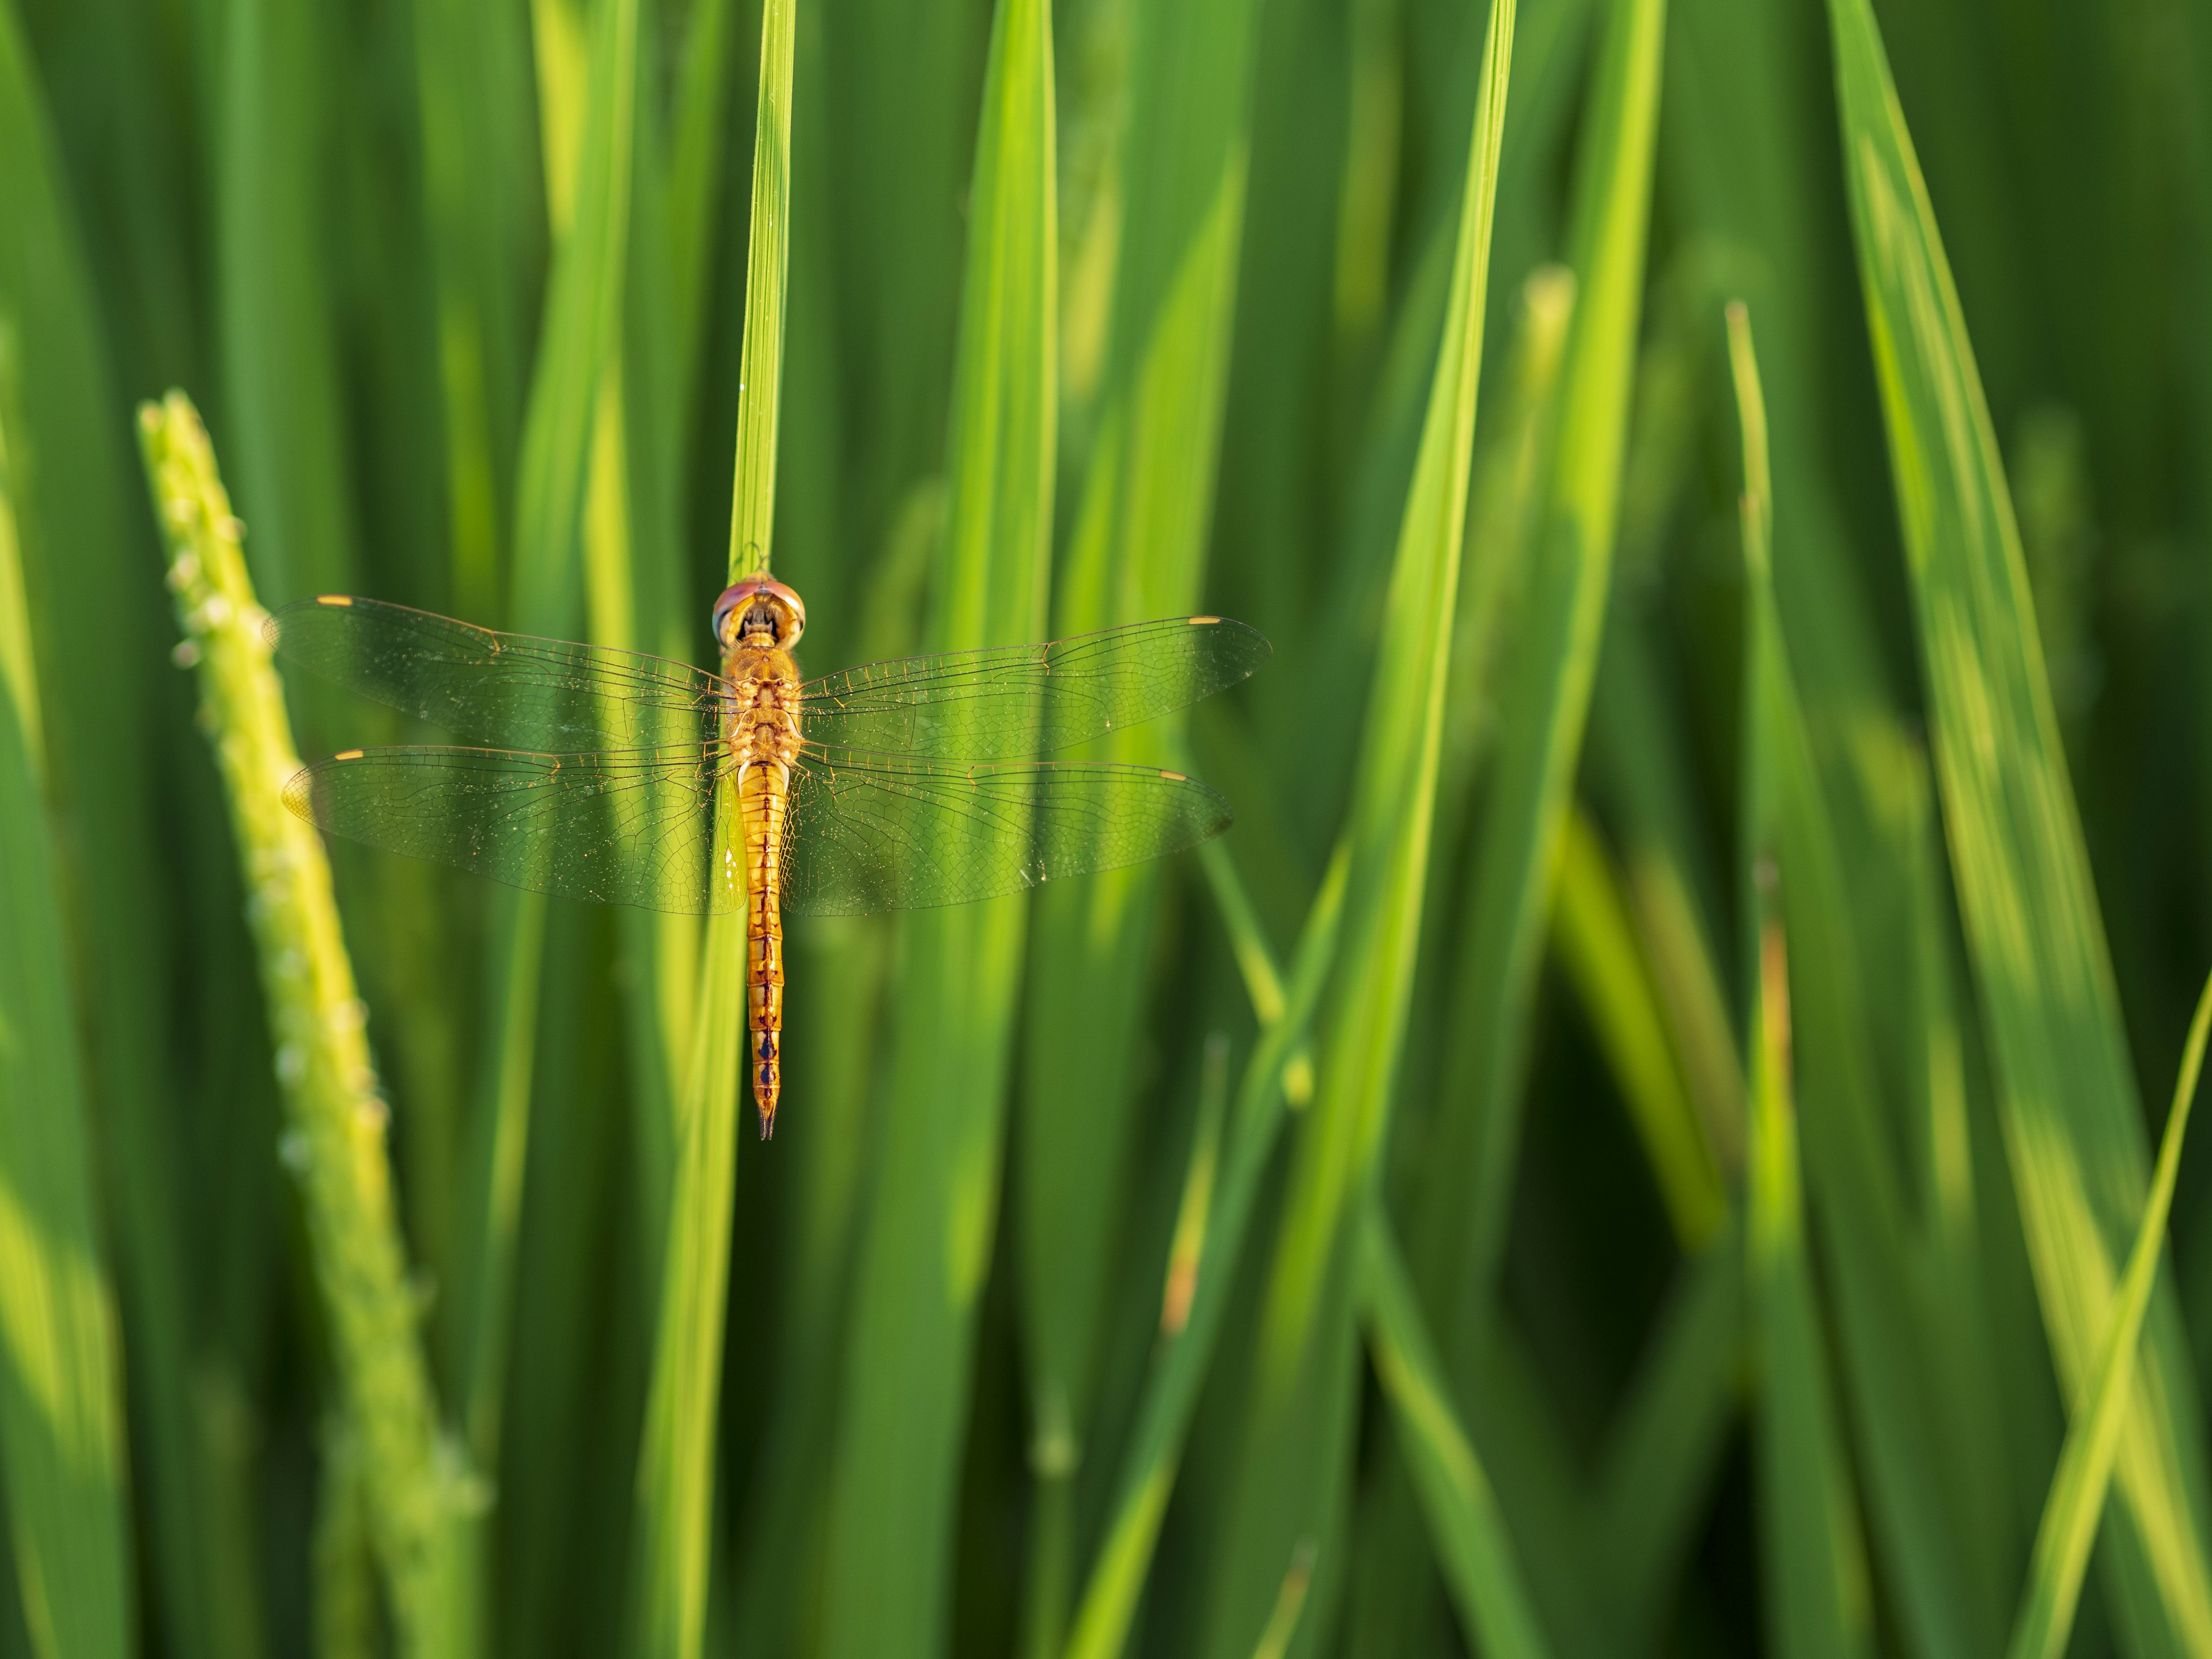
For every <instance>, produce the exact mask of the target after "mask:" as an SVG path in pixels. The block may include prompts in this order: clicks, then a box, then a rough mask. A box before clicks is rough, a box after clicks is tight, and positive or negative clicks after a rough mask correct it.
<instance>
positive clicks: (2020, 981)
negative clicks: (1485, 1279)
mask: <svg viewBox="0 0 2212 1659" xmlns="http://www.w3.org/2000/svg"><path fill="white" fill-rule="evenodd" d="M1828 11H1829V21H1830V25H1831V31H1832V37H1833V40H1834V49H1835V63H1836V78H1837V86H1838V96H1839V101H1840V105H1841V118H1842V129H1843V155H1844V166H1845V170H1846V173H1847V175H1848V182H1849V185H1850V204H1851V216H1852V226H1853V230H1854V233H1855V235H1856V240H1857V251H1858V257H1859V270H1860V279H1861V285H1862V288H1863V293H1864V298H1865V303H1866V308H1867V320H1868V330H1869V338H1870V341H1871V344H1872V349H1873V356H1874V365H1875V380H1876V384H1877V386H1878V387H1879V389H1880V392H1881V405H1882V412H1883V417H1884V422H1885V425H1886V427H1887V434H1888V438H1889V450H1890V462H1891V471H1892V475H1893V485H1894V492H1895V495H1896V500H1897V506H1898V512H1899V520H1900V521H1901V524H1902V527H1903V531H1904V541H1905V553H1906V566H1907V572H1908V575H1909V577H1910V582H1911V591H1912V593H1913V598H1914V602H1915V615H1916V619H1917V623H1918V635H1919V642H1920V647H1921V659H1922V663H1923V672H1924V676H1925V680H1926V684H1927V690H1928V702H1929V720H1930V735H1931V739H1932V746H1933V750H1934V755H1935V760H1936V780H1937V783H1938V786H1939V790H1940V793H1941V796H1942V804H1943V821H1944V824H1945V827H1946V829H1947V831H1948V836H1949V840H1950V852H1951V870H1952V875H1953V878H1954V881H1955V883H1956V884H1957V889H1958V894H1959V901H1960V914H1961V917H1962V920H1963V921H1964V924H1965V929H1966V940H1967V946H1968V951H1969V955H1970V957H1971V959H1972V966H1973V969H1974V973H1975V977H1976V981H1977V982H1978V989H1979V992H1980V998H1981V1006H1982V1011H1983V1016H1984V1024H1985V1026H1986V1029H1987V1032H1988V1036H1989V1041H1990V1049H1991V1055H1992V1059H1993V1060H1994V1063H1995V1068H1996V1073H1997V1081H1998V1103H1999V1116H2000V1121H2002V1124H2003V1125H2004V1128H2005V1145H2006V1151H2007V1155H2008V1159H2009V1162H2010V1164H2011V1168H2012V1176H2013V1182H2014V1185H2015V1189H2016V1191H2017V1193H2018V1195H2019V1201H2020V1206H2021V1219H2022V1222H2023V1224H2024V1226H2025V1230H2026V1233H2027V1247H2028V1256H2029V1260H2030V1261H2031V1263H2032V1264H2033V1269H2034V1275H2035V1284H2036V1290H2037V1295H2038V1297H2039V1302H2040V1304H2041V1306H2042V1310H2043V1317H2044V1323H2045V1329H2046V1332H2047V1334H2048V1335H2049V1338H2050V1341H2051V1353H2052V1357H2053V1358H2054V1359H2055V1360H2056V1362H2057V1371H2058V1376H2059V1379H2060V1383H2061V1386H2062V1389H2063V1391H2064V1393H2065V1394H2066V1395H2067V1396H2068V1397H2069V1399H2072V1400H2075V1401H2085V1400H2086V1399H2087V1392H2088V1389H2089V1388H2090V1385H2091V1383H2092V1381H2093V1365H2094V1363H2095V1359H2096V1346H2097V1343H2098V1341H2099V1340H2100V1337H2101V1334H2102V1333H2103V1332H2104V1330H2105V1329H2106V1327H2107V1325H2108V1323H2109V1318H2110V1310H2111V1308H2112V1297H2113V1295H2114V1292H2115V1286H2116V1283H2117V1262H2118V1255H2119V1252H2120V1250H2121V1249H2122V1248H2123V1241H2124V1240H2125V1239H2127V1238H2128V1237H2130V1235H2131V1232H2132V1229H2133V1225H2134V1222H2135V1219H2136V1215H2137V1213H2138V1206H2139V1204H2140V1202H2141V1194H2142V1193H2143V1191H2144V1190H2145V1185H2146V1164H2147V1161H2148V1160H2147V1155H2146V1151H2145V1147H2144V1142H2143V1134H2142V1113H2141V1103H2140V1099H2139V1097H2138V1094H2137V1090H2136V1079H2135V1077H2134V1074H2133V1071H2132V1067H2131V1066H2130V1060H2129V1056H2128V1051H2127V1043H2126V1038H2125V1036H2124V1031H2123V1029H2122V1026H2121V1022H2120V1016H2119V1011H2118V996H2117V993H2116V991H2115V989H2114V986H2113V981H2112V962H2111V957H2110V954H2109V951H2108V949H2107V946H2106V939H2105V933H2104V927H2103V922H2102V920H2101V917H2100V913H2099V910H2098V906H2097V899H2096V894H2095V890H2094V888H2093V884H2092V881H2091V878H2090V870H2089V863H2088V858H2087V851H2086V849H2085V848H2084V845H2083V842H2082V837H2081V823H2080V820H2079V817H2078V815H2077V813H2076V811H2075V804H2074V799H2073V790H2072V786H2071V784H2070V782H2069V779H2068V775H2067V767H2066V760H2065V756H2064V753H2063V748H2062V746H2061V743H2060V738H2059V733H2058V726H2057V715H2056V714H2055V713H2054V711H2053V708H2052V705H2051V689H2050V684H2049V682H2048V679H2047V678H2046V676H2045V670H2044V661H2043V653H2042V647H2041V644H2040V641H2039V637H2038V635H2037V630H2036V623H2035V617H2034V611H2033V605H2032V603H2031V601H2030V599H2029V597H2028V586H2027V573H2026V569H2025V567H2024V564H2023V561H2022V556H2021V544H2020V536H2019V531H2018V527H2017V526H2016V524H2015V520H2014V517H2013V512H2012V503H2011V498H2010V495H2009V493H2008V489H2007V487H2006V483H2005V479H2004V472H2003V468H2002V465H2001V463H2000V461H1999V459H1998V453H1997V446H1996V435H1995V433H1994V431H1993V430H1992V428H1991V424H1990V414H1989V409H1988V405H1987V403H1986V401H1985V400H1984V396H1983V393H1982V389H1981V384H1980V378H1979V374H1978V371H1977V369H1976V368H1975V364H1974V356H1973V349H1972V345H1971V344H1970V343H1969V341H1968V339H1967V336H1966V319H1965V316H1964V313H1963V311H1962V310H1961V308H1960V303H1959V298H1958V294H1957V290H1956V289H1955V287H1954V283H1953V282H1952V279H1951V275H1950V268H1949V265H1948V261H1947V259H1946V258H1945V255H1944V252H1943V249H1942V240H1941V238H1940V236H1939V235H1938V234H1937V230H1936V221H1935V215H1934V211H1933V210H1932V208H1931V206H1930V204H1929V198H1928V193H1927V190H1926V187H1925V185H1924V184H1923V181H1922V179H1921V174H1920V168H1919V164H1918V161H1917V156H1916V155H1915V153H1914V150H1913V146H1912V142H1911V136H1910V135H1909V134H1908V133H1907V131H1905V122H1904V118H1903V115H1902V112H1901V111H1900V109H1899V105H1898V102H1897V97H1896V93H1895V90H1894V88H1893V86H1892V84H1891V81H1890V76H1889V69H1888V64H1887V58H1886V55H1885V53H1884V51H1883V47H1882V44H1881V36H1880V33H1879V31H1878V29H1877V27H1876V26H1875V20H1874V15H1873V13H1872V10H1871V9H1870V8H1869V6H1868V5H1866V4H1865V3H1864V0H1833V3H1832V4H1831V5H1830V6H1829V9H1828ZM2132 1387H2133V1390H2134V1405H2133V1407H2132V1408H2131V1409H2130V1411H2129V1412H2128V1413H2126V1414H2125V1417H2124V1426H2123V1428H2122V1431H2121V1439H2120V1445H2119V1449H2118V1453H2117V1458H2116V1464H2115V1472H2116V1474H2117V1476H2118V1487H2119V1494H2120V1501H2119V1502H2118V1504H2115V1505H2113V1506H2112V1509H2111V1510H2110V1512H2109V1517H2108V1520H2107V1523H2106V1534H2107V1537H2108V1539H2109V1541H2110V1544H2111V1547H2110V1548H2109V1549H2108V1550H2107V1552H2106V1556H2105V1561H2106V1572H2107V1574H2108V1575H2109V1577H2108V1580H2107V1582H2108V1584H2109V1587H2110V1590H2111V1596H2112V1605H2113V1607H2114V1611H2115V1613H2116V1615H2117V1619H2118V1626H2119V1634H2120V1636H2121V1638H2122V1641H2123V1644H2124V1647H2125V1648H2126V1649H2127V1650H2129V1651H2130V1652H2133V1653H2136V1654H2138V1655H2147V1654H2163V1653H2166V1652H2172V1651H2182V1650H2187V1651H2199V1650H2205V1649H2207V1648H2212V1565H2208V1560H2207V1553H2206V1541H2207V1537H2208V1530H2207V1528H2208V1520H2212V1508H2208V1498H2207V1492H2206V1482H2205V1455H2204V1447H2203V1433H2202V1429H2201V1426H2200V1423H2199V1419H2198V1416H2197V1406H2196V1403H2195V1400H2196V1387H2195V1380H2194V1377H2193V1375H2192V1373H2191V1366H2190V1363H2189V1358H2188V1350H2187V1347H2186V1345H2185V1340H2184V1337H2183V1333H2182V1329H2181V1325H2180V1322H2179V1310H2178V1307H2177V1304H2176V1303H2175V1300H2174V1297H2173V1295H2172V1291H2171V1289H2168V1290H2167V1291H2165V1292H2164V1293H2162V1294H2161V1293H2157V1292H2154V1295H2153V1299H2152V1305H2151V1310H2150V1313H2149V1315H2148V1340H2147V1343H2146V1348H2145V1352H2144V1354H2143V1357H2142V1364H2141V1367H2140V1369H2139V1370H2138V1372H2137V1374H2136V1377H2135V1380H2134V1383H2133V1384H2132ZM2077 1415H2078V1407H2077Z"/></svg>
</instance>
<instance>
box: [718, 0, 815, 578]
mask: <svg viewBox="0 0 2212 1659" xmlns="http://www.w3.org/2000/svg"><path fill="white" fill-rule="evenodd" d="M798 27H799V25H798V14H797V11H796V9H795V8H794V7H793V5H792V4H790V3H771V4H769V5H766V6H763V8H762V10H761V89H760V99H759V102H758V105H757V111H756V113H755V116H754V120H753V191H752V228H751V231H750V234H749V235H748V237H747V238H746V241H745V349H744V367H743V369H742V371H741V373H740V375H739V380H740V386H739V390H738V464H737V471H736V474H735V476H734V477H733V478H732V483H731V491H732V499H731V505H730V580H732V581H736V580H738V579H739V578H741V577H744V576H751V575H758V574H764V573H765V572H766V571H767V569H768V567H769V548H770V547H771V546H772V545H773V543H772V538H771V535H770V532H772V531H773V530H774V528H775V451H776V431H777V423H778V422H779V421H780V419H781V411H782V391H783V316H784V308H785V299H784V288H785V283H786V279H787V273H788V271H789V270H790V267H791V75H792V57H793V48H794V42H795V37H796V34H797V31H798Z"/></svg>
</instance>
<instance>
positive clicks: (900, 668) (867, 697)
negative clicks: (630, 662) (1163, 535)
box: [800, 617, 1268, 761]
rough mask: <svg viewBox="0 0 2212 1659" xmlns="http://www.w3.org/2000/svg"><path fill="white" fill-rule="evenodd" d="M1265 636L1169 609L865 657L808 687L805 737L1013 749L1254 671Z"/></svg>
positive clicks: (948, 748)
mask: <svg viewBox="0 0 2212 1659" xmlns="http://www.w3.org/2000/svg"><path fill="white" fill-rule="evenodd" d="M1267 653H1268V646H1267V640H1266V638H1265V637H1264V636H1263V635H1261V634H1260V633H1259V632H1258V631H1257V630H1256V629H1250V628H1247V627H1246V626H1245V625H1244V624H1243V623H1240V622H1231V621H1230V620H1229V619H1228V618H1226V617H1170V618H1168V619H1167V620H1165V621H1163V622H1148V623H1134V624H1133V625H1131V626H1129V627H1127V628H1109V629H1106V630H1104V631H1103V632H1102V633H1097V634H1080V635H1076V636H1075V637H1073V638H1072V639H1065V640H1054V641H1052V642H1051V643H1049V644H1046V645H1024V646H1014V647H1007V648H1005V649H1001V650H996V651H959V652H954V653H950V654H948V655H945V656H938V657H904V658H900V659H896V660H894V661H890V662H875V663H866V664H864V665H861V666H860V667H858V668H850V669H847V670H846V671H844V672H842V673H838V674H829V675H825V676H824V677H823V678H820V679H817V680H810V681H808V682H807V683H806V684H805V687H804V688H802V690H801V705H800V720H801V724H802V726H803V728H804V730H805V734H806V736H807V738H809V739H811V740H812V741H814V742H817V743H819V744H823V746H824V747H825V748H828V749H833V750H854V751H866V752H869V753H873V754H878V755H917V756H926V757H930V758H933V759H937V760H983V761H988V760H1018V759H1021V758H1023V757H1027V756H1030V755H1046V754H1050V753H1051V752H1053V751H1054V750H1058V749H1066V748H1067V747H1069V746H1070V745H1072V744H1079V743H1083V742H1085V741H1087V740H1088V739H1090V738H1096V737H1098V736H1101V735H1102V734H1103V733H1105V732H1109V731H1113V730H1115V729H1116V728H1117V727H1121V726H1135V725H1137V724H1139V722H1141V721H1144V720H1152V719H1155V718H1157V717H1158V716H1159V715H1161V714H1167V713H1168V712H1170V710H1172V709H1176V708H1185V707H1187V706H1188V705H1189V704H1191V703H1194V702H1197V701H1198V700H1199V699H1200V698H1201V697H1205V696H1212V694H1213V693H1214V692H1216V691H1218V690H1222V689H1223V688H1224V687H1225V686H1231V685H1234V684H1237V681H1239V680H1241V679H1243V678H1247V677H1248V676H1249V675H1250V674H1251V673H1252V672H1253V671H1254V670H1255V669H1257V668H1258V667H1259V666H1260V665H1261V663H1263V662H1265V661H1266V660H1267Z"/></svg>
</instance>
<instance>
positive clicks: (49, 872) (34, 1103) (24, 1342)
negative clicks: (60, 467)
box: [0, 25, 136, 1659]
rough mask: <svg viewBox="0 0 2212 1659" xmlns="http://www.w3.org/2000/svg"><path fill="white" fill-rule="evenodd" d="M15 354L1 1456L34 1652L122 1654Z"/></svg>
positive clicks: (88, 1191)
mask: <svg viewBox="0 0 2212 1659" xmlns="http://www.w3.org/2000/svg"><path fill="white" fill-rule="evenodd" d="M0 27H4V25H0ZM12 356H13V351H12V341H11V340H9V338H8V337H6V336H4V335H0V914H3V915H6V916H7V918H8V922H7V925H6V926H5V927H0V1324H4V1326H5V1328H6V1329H7V1331H8V1332H9V1340H8V1342H7V1345H6V1349H5V1358H4V1359H0V1472H4V1476H5V1487H6V1492H7V1500H8V1517H9V1536H10V1539H11V1541H12V1543H13V1551H14V1555H15V1577H16V1582H17V1584H18V1586H19V1593H20V1595H21V1605H22V1608H23V1614H24V1619H25V1621H26V1623H27V1625H28V1626H29V1629H30V1634H31V1640H32V1644H33V1648H34V1649H35V1650H36V1651H37V1652H38V1653H39V1654H40V1659H62V1656H65V1655H67V1656H74V1655H78V1654H83V1655H88V1656H94V1659H105V1656H115V1659H120V1656H122V1655H124V1654H125V1653H127V1652H130V1651H131V1649H132V1626H133V1624H134V1623H135V1622H136V1612H135V1608H134V1606H133V1601H134V1598H133V1596H132V1595H131V1528H130V1522H129V1517H128V1509H127V1500H126V1497H125V1480H126V1471H125V1465H126V1463H127V1462H128V1454H127V1450H126V1448H125V1443H124V1431H123V1365H122V1353H121V1350H120V1345H119V1343H118V1336H119V1332H118V1329H117V1322H116V1315H115V1294H114V1290H113V1287H112V1285H111V1284H110V1282H109V1279H108V1275H107V1271H106V1265H105V1264H104V1263H103V1262H102V1261H101V1259H100V1256H101V1251H100V1236H99V1230H98V1225H97V1222H96V1219H95V1217H94V1199H93V1165H92V1151H91V1136H90V1127H91V1126H90V1123H89V1121H88V1099H87V1091H86V1088H85V1079H84V1072H83V1065H82V1058H81V1056H80V1055H79V1054H78V1052H77V1033H78V1031H79V1030H81V1029H82V1028H81V1026H80V1024H79V1022H78V1019H77V1016H76V1009H75V1007H74V1006H72V1005H73V1002H74V1000H75V999H74V997H73V995H72V994H71V987H72V981H74V979H75V977H76V975H74V973H73V972H72V970H71V965H70V950H69V945H68V943H67V939H66V938H65V935H64V929H63V916H62V908H61V887H60V884H59V880H58V878H59V873H60V872H59V867H58V860H57V859H56V857H55V852H54V847H53V838H52V830H51V828H50V824H49V821H48V808H49V805H50V803H49V799H48V796H47V790H46V761H45V755H46V732H45V729H44V725H43V722H42V720H41V716H40V701H39V687H38V670H37V665H36V663H35V662H34V661H33V655H32V648H31V621H30V612H29V603H28V599H27V594H26V592H25V588H24V579H23V578H24V573H23V564H22V559H21V544H20V542H19V540H18V538H17V528H16V522H17V521H16V514H15V497H16V493H17V483H16V472H17V468H18V467H19V466H20V465H21V461H20V457H21V453H22V452H21V429H20V428H18V427H16V426H15V423H14V422H13V421H12V420H11V419H10V418H9V416H11V415H12V413H13V411H12V409H11V408H9V405H11V404H13V403H14V397H13V389H14V388H13V385H12V381H13V378H14V376H13V373H12V370H13V367H14V365H13V362H12V361H11V359H12Z"/></svg>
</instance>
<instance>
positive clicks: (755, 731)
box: [727, 650, 799, 1139]
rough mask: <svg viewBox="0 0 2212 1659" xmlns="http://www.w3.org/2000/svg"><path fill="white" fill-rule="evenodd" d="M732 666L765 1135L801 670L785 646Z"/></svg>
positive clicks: (779, 1010)
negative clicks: (786, 839)
mask: <svg viewBox="0 0 2212 1659" xmlns="http://www.w3.org/2000/svg"><path fill="white" fill-rule="evenodd" d="M747 658H750V659H752V660H750V661H748V660H746V659H747ZM729 666H730V668H731V669H732V673H731V676H730V678H732V680H733V681H734V682H735V683H736V684H737V687H738V696H737V697H736V698H735V699H734V700H733V705H734V706H733V707H732V710H731V713H730V716H729V725H728V734H727V741H728V743H729V746H730V752H731V757H732V759H733V760H735V761H736V762H737V763H738V812H739V814H740V817H741V821H742V823H743V829H744V852H745V1025H746V1029H747V1031H748V1033H749V1041H748V1043H747V1049H746V1061H745V1069H746V1071H747V1072H748V1073H750V1075H751V1078H752V1085H753V1101H754V1103H755V1104H756V1105H757V1106H758V1108H759V1109H760V1117H761V1134H762V1137H763V1139H765V1138H767V1137H768V1136H769V1135H770V1134H772V1133H775V1109H776V1102H777V1099H778V1097H779V1096H780V1095H781V1092H782V1089H783V1054H782V1048H783V906H782V902H781V901H782V890H781V889H782V873H783V854H784V837H785V835H786V830H787V822H788V818H789V808H790V802H791V769H792V766H793V763H794V762H795V761H796V760H797V759H798V757H799V713H798V708H799V696H798V693H799V671H798V669H797V667H796V666H795V665H793V662H792V659H791V653H789V652H787V651H780V650H769V651H759V652H754V651H744V650H741V651H738V652H733V653H731V658H730V659H729Z"/></svg>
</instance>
